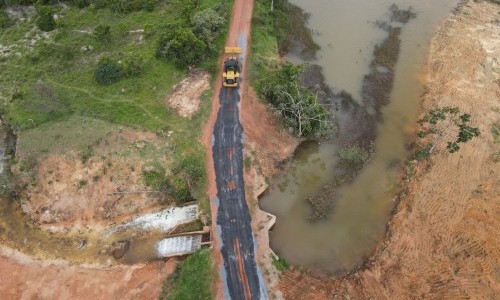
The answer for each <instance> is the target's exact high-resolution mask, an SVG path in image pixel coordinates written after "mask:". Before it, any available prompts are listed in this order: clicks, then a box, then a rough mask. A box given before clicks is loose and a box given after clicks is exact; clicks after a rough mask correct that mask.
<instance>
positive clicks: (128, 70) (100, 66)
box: [94, 56, 143, 85]
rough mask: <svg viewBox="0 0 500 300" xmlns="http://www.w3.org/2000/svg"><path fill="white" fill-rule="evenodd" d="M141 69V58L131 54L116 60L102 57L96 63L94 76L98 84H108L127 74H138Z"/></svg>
mask: <svg viewBox="0 0 500 300" xmlns="http://www.w3.org/2000/svg"><path fill="white" fill-rule="evenodd" d="M142 70H143V63H142V59H141V58H137V57H133V56H131V57H125V58H123V59H122V60H120V61H116V60H114V59H112V58H109V57H103V58H101V59H100V60H99V62H98V63H97V67H96V68H95V70H94V78H95V80H96V81H97V83H99V84H102V85H110V84H112V83H115V82H117V81H119V80H120V79H122V78H124V77H127V76H138V75H140V74H141V73H142Z"/></svg>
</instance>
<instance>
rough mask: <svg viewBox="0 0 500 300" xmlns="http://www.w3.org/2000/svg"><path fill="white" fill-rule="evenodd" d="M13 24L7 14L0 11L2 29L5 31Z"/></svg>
mask: <svg viewBox="0 0 500 300" xmlns="http://www.w3.org/2000/svg"><path fill="white" fill-rule="evenodd" d="M12 24H13V22H12V20H11V19H10V17H9V15H8V14H7V12H6V11H5V10H4V9H2V10H0V29H5V28H8V27H10V26H11V25H12Z"/></svg>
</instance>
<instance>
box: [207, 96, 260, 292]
mask: <svg viewBox="0 0 500 300" xmlns="http://www.w3.org/2000/svg"><path fill="white" fill-rule="evenodd" d="M219 101H220V109H219V112H218V115H217V121H216V123H215V127H214V145H213V160H214V166H215V174H216V184H217V197H218V198H219V207H218V212H217V225H219V226H220V235H221V252H222V257H223V259H224V269H225V271H226V284H227V289H228V292H229V296H230V298H231V299H261V298H266V295H262V294H261V288H262V287H261V283H260V281H259V275H258V268H257V265H256V262H255V257H254V256H255V252H254V249H255V247H254V241H253V235H252V228H251V225H250V222H251V216H250V212H249V211H248V206H247V202H246V200H245V184H244V181H243V141H242V139H243V135H242V134H243V127H242V125H241V123H240V120H239V101H240V95H239V93H238V89H235V88H221V91H220V96H219Z"/></svg>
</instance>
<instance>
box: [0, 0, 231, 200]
mask: <svg viewBox="0 0 500 300" xmlns="http://www.w3.org/2000/svg"><path fill="white" fill-rule="evenodd" d="M179 1H181V0H179ZM221 3H222V4H223V5H226V6H227V12H228V14H227V16H226V17H227V18H228V19H229V17H230V12H231V7H232V5H233V1H232V0H224V1H218V0H201V1H200V5H199V7H198V8H197V9H196V10H195V11H193V12H192V13H193V14H194V13H196V12H197V11H201V10H203V9H206V8H209V7H215V6H216V5H221ZM53 8H54V10H55V11H56V13H57V14H58V16H60V18H59V20H58V28H57V29H56V30H54V31H52V32H49V33H42V32H41V31H40V30H39V29H37V28H36V25H35V20H36V15H35V14H33V15H31V17H29V18H26V19H25V20H17V22H16V23H15V24H14V25H12V26H10V27H9V28H7V29H2V30H0V44H1V45H3V46H10V45H14V47H13V51H12V54H11V55H10V56H8V57H3V58H0V65H1V70H2V76H0V113H2V114H3V115H4V116H5V118H6V120H8V122H9V123H10V124H11V125H12V126H13V128H14V130H15V131H16V132H17V134H18V136H19V143H18V150H19V154H21V155H22V156H24V159H26V160H29V161H31V160H32V159H33V158H37V159H40V158H41V157H42V156H44V155H48V154H56V155H59V154H67V153H77V155H78V156H80V158H81V160H82V161H83V162H85V161H87V160H88V159H89V158H90V157H91V156H95V155H98V153H97V152H95V151H93V148H95V147H97V146H99V145H100V143H102V141H103V140H104V141H105V140H106V138H107V137H108V136H109V135H110V134H111V132H113V131H117V130H123V129H127V128H132V129H136V130H145V131H151V132H155V133H157V134H158V135H159V136H161V138H162V139H165V141H166V143H165V145H164V146H161V147H159V148H158V145H152V144H148V143H146V145H145V146H144V147H143V148H141V149H139V150H137V149H135V148H132V149H131V148H130V147H127V148H124V149H118V150H113V155H115V156H116V155H118V156H122V157H126V156H130V155H132V156H133V157H138V159H141V160H143V161H144V162H146V163H151V162H155V161H158V160H159V161H162V162H163V163H165V161H175V160H180V159H181V158H183V157H185V156H187V155H191V156H196V157H198V158H199V159H198V160H197V163H199V164H200V165H201V166H202V169H204V166H205V162H204V158H205V155H204V148H203V146H202V145H201V143H200V137H201V132H200V128H201V124H202V122H204V120H206V118H207V116H208V114H209V109H210V97H211V95H212V91H211V90H209V91H207V92H206V93H205V94H204V95H203V97H202V106H201V108H200V111H199V112H198V113H197V114H196V115H195V116H194V117H193V118H192V119H186V118H183V117H180V116H178V115H177V114H176V113H175V112H174V111H172V110H171V109H169V108H168V107H167V106H166V105H165V104H164V99H165V97H166V96H167V95H168V94H169V93H170V92H171V90H172V86H173V85H175V84H176V83H178V82H179V81H180V80H181V79H182V78H184V77H185V76H186V74H187V66H186V67H179V66H176V65H175V64H174V63H173V62H170V61H167V60H165V59H160V58H157V57H156V47H157V41H158V39H159V37H160V35H161V34H162V33H163V32H164V31H165V30H166V28H167V27H168V24H172V23H179V22H183V21H181V17H180V15H179V12H178V11H177V9H178V6H177V5H176V3H175V1H159V3H158V5H157V6H156V8H155V10H154V11H152V12H147V11H144V10H141V11H137V12H131V13H127V14H124V13H117V12H113V11H111V10H110V9H109V8H103V9H94V8H92V7H86V8H83V9H80V8H77V7H75V6H72V5H68V6H67V7H66V8H64V7H63V6H60V5H55V6H53ZM99 25H103V26H109V27H110V32H111V34H110V41H109V42H102V41H99V40H98V39H97V38H96V37H95V36H94V35H93V33H92V32H93V30H94V29H95V28H96V27H97V26H99ZM141 30H144V32H140V31H141ZM226 33H227V29H226V30H225V31H223V33H222V34H221V35H220V36H219V38H218V39H217V40H216V43H217V45H218V48H220V49H222V46H223V44H224V41H225V37H226ZM35 40H37V41H36V42H33V45H32V46H30V47H26V45H28V44H30V42H31V41H35ZM87 45H90V46H92V47H93V50H91V51H82V50H81V48H82V47H83V46H87ZM16 53H17V54H16ZM218 54H219V53H212V54H211V55H209V56H208V57H207V59H206V60H205V61H203V62H201V63H200V66H201V67H203V68H206V69H208V70H209V71H214V70H216V67H217V61H218ZM102 57H109V58H111V59H113V60H115V61H123V62H124V61H127V60H128V59H130V58H134V59H136V60H138V61H140V62H141V64H142V72H141V73H140V74H139V75H137V76H127V77H125V78H123V79H121V80H120V81H118V82H116V83H113V84H110V85H99V84H98V83H97V82H96V81H95V79H94V69H95V67H96V65H97V62H98V60H99V59H100V58H102ZM169 131H172V133H171V135H170V136H168V137H167V132H169ZM101 148H102V147H101ZM136 152H137V153H136ZM155 152H156V153H155ZM106 155H107V154H106ZM162 156H163V158H161V157H162ZM22 159H23V157H21V158H20V163H23V162H22ZM33 167H35V166H33ZM163 167H165V169H166V170H167V169H168V168H170V167H171V165H168V164H167V165H163ZM180 171H182V170H180ZM180 171H179V170H178V173H179V172H180ZM202 173H203V174H202V175H201V176H198V177H197V182H195V183H194V185H193V186H194V187H195V190H194V191H193V193H194V195H195V197H197V198H200V197H201V196H202V194H203V193H204V189H205V186H206V176H205V174H204V170H202ZM167 174H169V172H168V171H167ZM173 175H174V176H175V174H173ZM146 180H148V179H147V178H146Z"/></svg>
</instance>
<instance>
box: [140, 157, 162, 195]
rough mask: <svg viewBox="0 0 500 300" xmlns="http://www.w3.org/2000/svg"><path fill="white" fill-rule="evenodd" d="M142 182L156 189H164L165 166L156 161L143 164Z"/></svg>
mask: <svg viewBox="0 0 500 300" xmlns="http://www.w3.org/2000/svg"><path fill="white" fill-rule="evenodd" d="M142 176H143V178H144V183H145V184H146V185H147V186H148V187H150V188H152V189H154V190H157V191H161V190H164V189H165V187H166V185H167V177H166V175H165V168H164V167H163V166H162V165H161V164H160V163H158V162H155V163H153V164H151V165H148V166H145V167H144V168H143V170H142Z"/></svg>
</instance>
